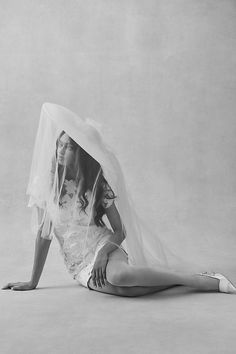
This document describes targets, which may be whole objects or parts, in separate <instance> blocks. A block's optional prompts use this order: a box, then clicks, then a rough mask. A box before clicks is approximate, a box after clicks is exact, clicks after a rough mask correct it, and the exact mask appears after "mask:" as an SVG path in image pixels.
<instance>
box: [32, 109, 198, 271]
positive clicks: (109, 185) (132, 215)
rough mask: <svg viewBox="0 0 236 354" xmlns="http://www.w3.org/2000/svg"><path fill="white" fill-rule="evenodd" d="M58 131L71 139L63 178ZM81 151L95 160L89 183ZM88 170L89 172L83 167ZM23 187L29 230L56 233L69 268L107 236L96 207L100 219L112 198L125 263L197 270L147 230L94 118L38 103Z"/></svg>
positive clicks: (43, 234) (108, 232) (48, 234)
mask: <svg viewBox="0 0 236 354" xmlns="http://www.w3.org/2000/svg"><path fill="white" fill-rule="evenodd" d="M62 132H64V133H66V134H67V135H68V136H69V137H70V138H71V139H72V141H73V142H74V147H75V150H74V151H73V153H74V155H73V156H74V157H73V164H72V165H73V166H72V167H75V168H74V175H73V178H68V176H69V175H70V174H71V171H70V169H69V168H68V166H67V165H63V164H61V163H60V159H59V155H58V142H59V138H60V136H61V134H62ZM82 151H83V153H84V152H85V153H86V154H88V155H87V156H89V158H90V159H91V158H92V159H93V160H94V161H95V162H96V163H97V170H96V173H95V172H94V171H93V176H91V175H90V184H88V183H87V181H85V174H84V171H85V168H84V166H82V162H81V161H82V158H81V156H82V155H81V152H82ZM89 173H90V174H91V173H92V172H91V171H90V169H89V168H87V175H89ZM85 187H86V188H85ZM85 189H86V190H85ZM26 193H27V194H28V195H29V203H28V206H29V207H31V208H32V231H33V232H34V233H35V234H36V233H37V232H38V231H39V230H40V232H41V237H43V238H46V239H50V240H51V239H52V238H53V236H54V235H56V237H57V238H58V240H59V242H60V244H61V246H63V247H62V250H63V252H64V253H65V254H64V255H66V257H67V258H68V257H69V258H70V262H71V264H72V265H71V266H72V268H73V259H74V260H76V261H78V257H80V264H81V266H82V265H84V264H87V262H88V261H89V256H88V255H91V254H94V252H93V250H94V247H95V246H97V245H98V243H99V242H100V241H101V242H112V241H111V239H109V236H110V235H111V234H112V232H113V230H112V229H111V228H109V226H108V225H106V224H105V223H104V224H102V223H101V222H100V224H99V218H98V216H99V213H100V216H101V217H100V220H103V215H105V209H106V208H109V207H110V206H111V205H112V204H113V203H114V205H115V206H116V209H117V211H118V213H119V215H120V218H121V222H122V232H123V234H124V236H125V240H124V241H123V243H122V246H119V245H117V247H120V249H121V250H122V251H123V249H124V250H126V252H127V253H128V262H129V264H130V265H139V266H158V267H164V268H171V269H176V270H190V269H191V270H193V271H199V270H201V269H199V267H198V266H197V265H195V264H194V263H191V264H189V263H188V262H185V261H184V260H183V259H181V258H179V257H178V255H176V254H174V253H173V252H171V250H170V249H169V248H168V247H167V245H166V244H165V243H164V242H163V240H161V239H160V238H159V237H158V235H157V234H156V232H155V231H153V230H155V228H153V229H152V227H151V226H148V225H147V223H146V222H145V220H143V219H142V218H141V216H140V215H138V213H137V212H136V208H135V205H134V203H133V200H132V196H131V194H130V192H129V191H128V190H127V188H126V183H125V178H124V175H123V172H122V169H121V166H120V164H119V161H118V159H117V158H116V156H115V154H114V153H113V151H112V148H111V147H110V146H108V144H107V143H106V142H105V139H104V137H103V135H102V132H101V128H100V125H99V123H98V122H96V121H93V120H91V119H86V120H84V119H82V118H80V117H79V116H78V115H76V114H75V113H74V112H72V111H70V110H69V109H67V108H65V107H63V106H60V105H57V104H53V103H44V104H43V106H42V109H41V115H40V121H39V127H38V131H37V135H36V141H35V146H34V152H33V158H32V164H31V170H30V176H29V182H28V187H27V192H26ZM84 206H86V207H85V208H84V209H83V207H84ZM147 207H148V206H147ZM95 229H96V231H94V230H95ZM75 233H77V236H76V240H75V243H74V248H73V247H72V248H71V246H70V247H68V245H69V243H68V237H70V241H73V240H72V239H73V237H75ZM68 235H69V236H68ZM73 235H74V236H73ZM78 235H79V238H78ZM71 244H73V242H70V245H71ZM73 257H74V258H73ZM86 257H88V258H86ZM72 271H73V270H72Z"/></svg>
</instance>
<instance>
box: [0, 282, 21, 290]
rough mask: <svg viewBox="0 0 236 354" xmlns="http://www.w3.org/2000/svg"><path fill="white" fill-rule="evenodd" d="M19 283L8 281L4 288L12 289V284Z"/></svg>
mask: <svg viewBox="0 0 236 354" xmlns="http://www.w3.org/2000/svg"><path fill="white" fill-rule="evenodd" d="M17 284H19V283H7V284H6V285H4V286H3V287H2V289H10V288H11V287H12V286H14V285H17Z"/></svg>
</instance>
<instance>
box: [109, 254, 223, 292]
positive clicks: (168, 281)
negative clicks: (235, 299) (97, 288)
mask: <svg viewBox="0 0 236 354" xmlns="http://www.w3.org/2000/svg"><path fill="white" fill-rule="evenodd" d="M121 253H122V251H120V250H119V249H117V250H115V251H114V252H113V253H112V254H111V257H109V261H108V264H107V268H106V272H107V280H108V282H110V283H111V284H113V285H117V286H124V287H125V286H127V287H132V286H151V287H152V286H170V285H172V286H173V285H184V286H189V287H192V288H196V289H200V290H206V291H209V290H217V291H218V289H219V280H218V279H214V278H209V277H207V276H202V275H197V274H192V273H189V272H187V271H186V272H177V271H174V270H172V271H171V270H166V269H164V268H159V267H152V268H151V267H139V266H131V265H129V264H128V262H124V258H122V255H121Z"/></svg>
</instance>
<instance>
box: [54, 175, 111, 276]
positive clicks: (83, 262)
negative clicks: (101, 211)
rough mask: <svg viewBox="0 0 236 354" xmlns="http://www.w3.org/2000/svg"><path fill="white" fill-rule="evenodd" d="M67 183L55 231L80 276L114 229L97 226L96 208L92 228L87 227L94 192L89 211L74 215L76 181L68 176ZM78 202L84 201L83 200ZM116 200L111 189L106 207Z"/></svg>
mask: <svg viewBox="0 0 236 354" xmlns="http://www.w3.org/2000/svg"><path fill="white" fill-rule="evenodd" d="M64 185H65V190H66V193H65V195H64V196H63V197H62V200H61V207H60V209H59V214H60V215H57V222H56V223H55V224H54V230H53V234H54V235H55V237H56V238H57V240H58V242H59V244H60V253H61V255H62V256H63V258H64V263H65V265H66V267H67V269H68V271H69V273H70V274H72V276H73V278H74V279H79V273H80V272H81V271H82V270H83V269H84V268H85V267H87V266H88V265H91V264H92V262H93V261H94V260H95V259H94V258H95V255H96V253H97V252H98V250H99V249H100V248H101V247H102V246H103V245H104V244H105V243H106V241H107V240H108V239H109V238H110V236H111V234H112V233H113V231H112V230H110V229H108V228H107V227H106V226H97V225H96V224H95V222H94V218H93V211H92V216H91V221H90V224H89V227H87V225H88V223H89V215H90V211H91V207H90V206H91V198H90V196H91V192H90V191H89V192H87V193H86V197H87V199H88V202H89V204H88V206H87V208H86V213H85V212H83V210H80V209H78V213H77V215H74V216H72V215H71V210H70V204H71V203H73V200H74V197H75V193H76V186H75V182H74V181H73V180H66V179H65V183H64ZM107 196H108V198H107ZM76 202H77V203H80V201H79V200H77V201H76ZM113 202H114V201H113V199H109V190H107V192H106V193H105V194H104V198H103V201H102V206H103V207H104V208H108V207H109V206H110V205H111V204H112V203H113ZM50 214H51V216H52V217H53V216H55V215H53V210H52V208H51V211H50Z"/></svg>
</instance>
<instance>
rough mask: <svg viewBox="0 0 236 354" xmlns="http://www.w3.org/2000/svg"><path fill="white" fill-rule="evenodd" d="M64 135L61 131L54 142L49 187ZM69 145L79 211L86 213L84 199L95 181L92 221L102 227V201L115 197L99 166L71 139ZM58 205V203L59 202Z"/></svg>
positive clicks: (59, 176) (59, 178)
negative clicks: (60, 142) (77, 188)
mask: <svg viewBox="0 0 236 354" xmlns="http://www.w3.org/2000/svg"><path fill="white" fill-rule="evenodd" d="M64 134H66V133H65V131H64V130H63V131H62V132H61V133H60V135H59V136H58V138H57V140H56V150H55V156H54V157H53V159H52V168H51V186H52V183H53V180H54V174H55V170H56V160H57V148H58V142H59V139H60V138H61V136H62V135H64ZM69 138H70V143H71V145H72V146H73V150H74V152H75V160H74V161H75V162H74V164H73V166H72V167H73V171H72V173H73V176H74V177H73V179H74V181H75V183H76V186H78V185H79V182H80V191H79V195H78V197H79V200H80V202H81V210H83V211H84V212H85V213H86V210H85V209H86V208H87V206H88V204H89V202H88V199H87V197H86V194H85V193H86V192H87V191H88V190H90V191H92V189H93V186H94V183H95V180H96V178H97V182H96V185H97V187H96V193H95V201H94V211H95V213H94V221H95V224H96V225H97V226H104V225H105V223H104V221H103V220H102V217H103V215H104V214H105V209H104V207H103V205H102V204H103V203H102V202H103V200H104V198H106V199H115V198H116V195H115V194H114V192H113V191H112V189H111V187H110V186H109V184H108V182H107V180H106V179H105V177H104V176H103V171H102V168H101V165H100V164H99V163H98V162H97V161H96V160H95V159H94V158H93V157H92V156H91V155H89V154H88V153H87V152H86V151H85V150H84V149H83V148H82V147H81V146H80V145H78V144H77V143H76V142H75V141H74V140H73V139H72V138H71V137H69ZM61 174H62V173H61V169H60V168H58V180H59V185H60V184H61V182H60V180H61V177H62V176H61ZM65 192H66V191H65V188H64V186H63V187H62V191H61V195H60V199H61V198H62V197H63V195H65ZM59 204H60V201H59Z"/></svg>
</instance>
